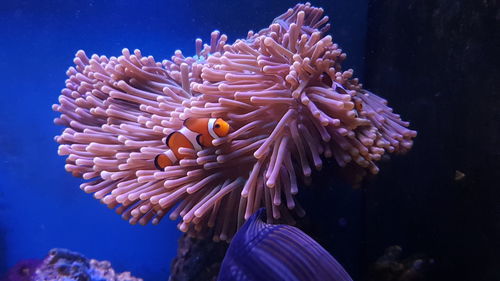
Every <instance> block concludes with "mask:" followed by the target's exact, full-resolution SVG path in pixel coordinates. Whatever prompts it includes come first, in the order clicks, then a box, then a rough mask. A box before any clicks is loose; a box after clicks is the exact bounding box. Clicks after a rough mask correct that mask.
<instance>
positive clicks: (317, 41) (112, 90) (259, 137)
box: [53, 3, 416, 240]
mask: <svg viewBox="0 0 500 281" xmlns="http://www.w3.org/2000/svg"><path fill="white" fill-rule="evenodd" d="M327 21H328V17H326V16H323V9H321V8H316V7H312V6H311V5H310V4H309V3H306V4H298V5H296V6H295V7H294V8H293V9H289V10H288V11H287V12H286V13H284V14H283V15H281V16H279V17H278V18H276V19H275V20H274V21H273V23H272V24H271V26H270V27H269V28H266V29H263V30H261V31H259V32H258V33H253V32H251V31H250V32H249V33H248V37H247V39H244V40H236V42H234V43H233V44H228V43H227V36H225V35H220V33H219V32H218V31H214V32H213V33H212V35H211V40H210V44H209V45H208V44H205V45H203V44H202V41H201V40H200V39H197V40H196V56H194V57H185V56H183V54H182V53H181V51H176V52H175V55H174V56H173V57H172V59H171V60H164V61H162V62H161V63H160V62H156V61H155V60H154V59H153V57H151V56H148V57H146V56H143V55H142V54H141V53H140V51H138V50H136V51H134V54H131V53H130V52H129V50H127V49H124V50H123V52H122V55H121V56H119V57H109V58H108V57H105V56H98V55H93V56H92V57H91V58H88V57H87V56H86V55H85V53H84V52H83V51H78V52H77V54H76V58H75V60H74V63H75V65H76V66H75V67H71V68H70V69H69V70H68V72H67V75H68V76H69V79H68V80H67V81H66V88H65V89H64V90H62V95H61V96H60V97H59V102H60V104H56V105H54V106H53V109H54V110H55V111H58V112H60V113H61V116H60V117H59V118H57V119H56V120H55V123H57V124H59V125H62V126H65V127H67V128H66V129H65V130H64V132H63V133H62V134H61V135H60V136H57V137H56V141H57V142H59V143H60V144H61V145H60V147H59V154H60V155H67V156H68V157H67V161H66V162H67V164H66V167H65V168H66V170H67V171H68V172H71V173H72V174H73V175H74V176H78V177H82V178H84V179H86V180H89V181H88V182H85V183H83V184H82V185H81V188H82V189H83V190H84V191H85V192H87V193H93V194H94V197H95V198H97V199H100V200H101V201H102V202H103V203H104V204H106V205H108V207H110V208H116V212H117V213H118V214H121V215H122V217H123V218H124V219H127V220H129V221H130V223H133V224H134V223H137V222H139V223H140V224H146V223H148V222H152V223H154V224H156V223H158V222H159V221H160V220H161V219H162V218H163V217H164V216H165V215H166V214H167V213H169V212H170V218H171V219H177V218H178V217H179V216H180V217H181V222H180V223H179V229H180V230H182V231H189V233H191V234H194V235H202V234H204V233H207V228H213V232H211V233H214V239H216V240H218V239H221V240H228V239H230V238H231V236H232V235H233V234H234V232H235V231H236V230H237V228H238V227H239V226H240V225H241V224H242V223H243V222H244V221H245V220H246V219H248V218H249V217H250V216H251V215H252V214H253V213H254V212H255V211H256V210H258V209H259V208H260V207H262V206H264V207H266V209H267V210H268V216H267V217H268V221H269V222H277V221H282V222H292V221H293V217H294V216H295V215H302V214H303V213H304V211H303V210H302V209H301V208H300V206H299V205H298V203H297V202H296V199H295V195H296V194H297V192H298V187H297V181H298V179H307V178H308V177H309V176H310V175H311V168H315V169H320V168H321V166H322V162H323V160H324V159H325V158H329V157H333V158H334V159H335V160H336V162H337V163H338V165H339V166H341V167H343V166H345V165H346V164H348V163H351V164H355V165H358V166H360V167H363V168H366V169H367V170H368V171H370V172H371V173H377V171H378V168H377V166H376V164H375V162H374V161H376V160H379V159H380V158H381V156H382V155H383V154H384V153H385V152H405V151H407V150H408V149H410V148H411V146H412V138H413V137H415V135H416V132H415V131H412V130H409V129H407V128H406V127H408V123H407V122H404V121H401V119H400V117H399V115H397V114H394V113H393V112H392V109H391V108H389V107H388V106H387V102H386V101H385V100H384V99H382V98H380V97H378V96H376V95H374V94H372V93H370V92H368V91H366V90H363V89H362V87H361V84H359V82H358V80H357V79H353V78H352V75H353V72H352V70H347V71H342V69H341V65H340V64H341V62H342V61H343V60H344V59H345V57H346V55H345V54H344V53H342V51H341V49H339V47H338V46H337V44H334V43H333V42H332V37H331V36H329V35H327V36H325V33H326V32H327V31H328V29H329V24H327ZM197 117H219V118H223V119H224V120H226V121H227V122H228V123H229V124H230V126H231V128H232V131H231V132H230V134H229V135H228V136H226V137H223V138H219V139H215V140H214V141H213V144H214V147H211V148H206V149H203V150H201V151H194V150H192V149H187V148H181V150H182V153H184V154H189V157H187V158H186V159H183V160H181V161H180V162H179V163H177V164H176V165H174V166H169V167H167V168H166V169H165V171H159V170H157V169H156V168H155V166H154V164H153V159H154V158H155V156H156V155H158V154H160V153H162V152H164V151H166V150H167V147H166V145H165V138H166V136H167V135H168V134H169V133H171V132H172V131H175V130H178V129H180V128H181V127H182V124H183V120H185V119H186V118H197Z"/></svg>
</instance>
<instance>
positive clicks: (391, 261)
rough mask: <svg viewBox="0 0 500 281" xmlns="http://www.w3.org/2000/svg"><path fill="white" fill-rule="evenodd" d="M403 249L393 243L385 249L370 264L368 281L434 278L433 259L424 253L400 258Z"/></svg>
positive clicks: (415, 280)
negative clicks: (381, 254)
mask: <svg viewBox="0 0 500 281" xmlns="http://www.w3.org/2000/svg"><path fill="white" fill-rule="evenodd" d="M402 252H403V249H402V248H401V246H398V245H393V246H390V247H387V249H385V252H384V255H383V256H381V257H379V258H378V259H377V261H376V262H374V263H373V264H372V265H371V268H370V272H369V274H368V280H370V281H420V280H434V279H433V278H430V277H431V276H432V271H433V266H434V264H435V261H434V259H432V258H429V257H426V256H424V255H413V256H410V257H407V258H404V259H402V258H401V254H402Z"/></svg>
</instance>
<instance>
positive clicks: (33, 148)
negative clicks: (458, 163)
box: [0, 0, 367, 280]
mask: <svg viewBox="0 0 500 281" xmlns="http://www.w3.org/2000/svg"><path fill="white" fill-rule="evenodd" d="M295 3H296V2H294V1H261V0H258V1H231V0H227V1H2V4H1V5H0V82H1V87H0V95H1V100H0V179H1V180H0V275H2V273H4V272H5V271H6V270H7V269H8V268H9V267H11V266H12V265H14V264H15V263H16V262H17V261H19V260H22V259H27V258H42V257H44V256H45V255H46V253H47V252H48V250H49V249H51V248H53V247H64V248H68V249H71V250H74V251H78V252H81V253H83V254H84V255H86V256H87V257H91V258H95V259H99V260H109V261H111V262H112V264H113V266H114V268H115V269H116V270H118V271H125V270H130V271H132V273H133V274H134V275H136V276H139V277H142V278H145V280H166V279H167V276H168V274H169V266H170V262H171V259H172V258H173V257H174V256H175V254H176V248H177V239H178V238H179V236H180V232H179V231H178V230H177V229H176V222H172V221H169V220H168V219H165V220H164V221H163V222H162V223H161V224H160V225H159V226H152V225H148V226H140V225H136V226H132V225H130V224H129V223H128V222H127V221H124V220H122V219H121V218H120V217H119V216H118V215H116V214H115V213H114V212H113V211H111V210H109V209H107V208H106V207H105V206H104V205H102V204H101V203H99V201H98V200H95V199H94V198H93V197H92V196H91V195H88V194H85V193H84V192H83V191H81V190H80V189H79V188H78V187H79V184H80V183H82V182H83V180H81V179H79V178H74V177H72V176H71V175H70V174H69V173H67V172H66V171H65V170H64V164H65V159H64V158H63V157H60V156H58V155H57V146H58V145H57V144H56V143H55V142H54V140H53V137H54V136H55V135H57V134H60V133H61V131H62V128H61V127H58V126H56V125H54V124H53V119H54V118H55V117H56V116H57V114H56V113H55V112H52V110H51V105H52V104H53V103H56V102H57V98H58V95H59V93H60V90H61V89H62V88H63V87H64V81H65V79H66V78H67V77H66V75H65V72H66V70H67V68H68V67H69V66H71V65H72V60H73V57H74V54H75V53H76V51H77V50H79V49H83V50H85V51H86V53H87V54H88V55H89V56H90V55H91V54H93V53H97V54H102V55H107V56H119V55H120V54H121V50H122V48H125V47H126V48H129V49H130V50H133V49H136V48H137V49H140V50H141V51H142V53H143V54H144V55H153V56H154V57H155V58H156V60H162V59H163V58H170V56H171V55H172V54H173V52H174V51H175V50H176V49H181V50H183V52H184V54H186V55H189V54H192V53H193V52H194V40H195V38H198V37H199V38H202V39H204V40H208V39H209V34H210V32H211V31H212V30H215V29H218V30H220V31H221V32H223V33H225V34H227V35H228V36H229V41H230V42H232V41H234V40H235V39H237V38H242V37H245V36H246V34H247V31H248V30H250V29H253V30H259V29H260V28H263V27H266V26H268V24H269V23H270V22H271V20H272V19H273V18H274V17H276V16H278V15H279V14H281V13H283V12H285V11H286V9H287V8H289V7H292V6H293V5H294V4H295ZM313 4H314V5H316V6H322V7H324V8H325V10H326V13H327V14H328V15H329V16H330V19H331V20H330V22H331V23H333V29H332V30H331V31H330V33H331V34H332V35H333V38H334V41H335V42H337V43H339V44H340V45H341V46H342V47H343V48H344V49H345V50H346V51H347V52H348V60H347V62H346V64H345V65H346V66H347V67H353V68H354V69H355V70H356V72H355V73H357V76H358V77H360V76H361V74H362V70H363V54H364V48H363V47H364V37H365V30H366V9H367V0H355V1H314V2H313ZM349 196H352V194H351V195H349ZM357 196H358V195H356V194H355V195H354V199H352V198H351V199H352V200H354V201H356V200H357V199H356V197H357ZM354 206H355V205H354ZM344 216H347V217H350V216H351V217H352V215H350V214H344ZM355 224H356V223H355V222H354V223H351V224H350V225H351V226H352V227H353V228H352V229H351V230H350V232H349V231H347V232H346V233H344V234H339V236H340V237H339V236H338V237H337V238H339V239H338V243H339V245H340V244H342V243H344V241H343V239H341V238H342V235H344V236H346V237H345V238H347V236H348V235H351V234H353V233H354V232H356V229H357V228H356V227H355ZM351 226H350V227H351ZM357 235H360V234H359V233H358V234H357ZM339 248H342V247H341V246H339ZM344 248H345V247H344ZM351 250H352V249H351ZM354 250H356V249H354ZM352 252H353V253H350V254H348V251H347V250H345V251H344V253H342V252H339V253H337V254H338V255H340V257H338V256H337V257H338V258H339V259H340V260H341V261H342V259H344V261H347V263H349V260H352V259H354V258H356V251H352ZM351 264H352V263H351Z"/></svg>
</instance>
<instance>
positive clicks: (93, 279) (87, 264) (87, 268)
mask: <svg viewBox="0 0 500 281" xmlns="http://www.w3.org/2000/svg"><path fill="white" fill-rule="evenodd" d="M32 278H33V279H31V280H33V281H45V280H51V281H58V280H61V281H72V280H75V281H142V279H141V278H136V277H133V276H132V275H131V274H130V272H122V273H116V272H115V271H114V269H113V268H111V264H110V263H109V262H108V261H98V260H94V259H91V260H89V259H87V258H86V257H84V256H83V255H81V254H79V253H76V252H71V251H69V250H66V249H52V250H50V251H49V254H48V256H47V257H46V258H45V259H44V260H43V262H42V264H41V265H40V266H39V267H38V268H37V270H36V271H35V274H34V276H33V277H32Z"/></svg>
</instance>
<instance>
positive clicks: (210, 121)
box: [154, 118, 231, 171]
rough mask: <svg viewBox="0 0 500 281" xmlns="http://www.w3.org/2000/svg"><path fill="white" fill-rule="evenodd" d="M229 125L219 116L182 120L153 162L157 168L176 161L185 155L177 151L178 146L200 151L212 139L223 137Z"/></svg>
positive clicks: (210, 143)
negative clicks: (165, 148)
mask: <svg viewBox="0 0 500 281" xmlns="http://www.w3.org/2000/svg"><path fill="white" fill-rule="evenodd" d="M230 129H231V127H230V126H229V124H228V123H227V122H226V121H224V120H222V119H221V118H189V119H186V120H185V121H184V125H183V127H182V128H181V129H180V130H178V131H175V132H172V133H171V134H170V135H168V137H167V140H166V144H167V146H168V148H169V150H167V151H166V152H164V153H162V154H158V155H156V157H155V160H154V164H155V166H156V168H157V169H158V170H161V171H163V169H165V167H167V166H171V165H173V164H175V163H177V162H178V161H179V160H181V159H184V158H185V157H186V155H185V154H181V153H179V148H181V147H184V148H190V149H194V150H195V151H200V150H202V149H203V148H204V147H211V146H213V145H212V140H214V139H217V138H221V137H225V136H227V135H228V134H229V130H230Z"/></svg>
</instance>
